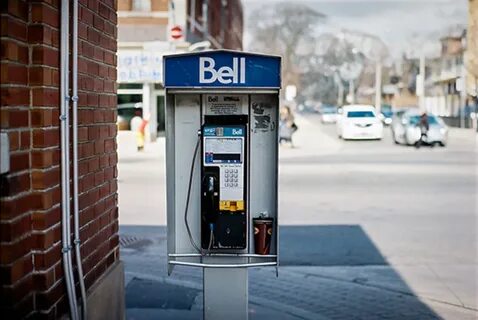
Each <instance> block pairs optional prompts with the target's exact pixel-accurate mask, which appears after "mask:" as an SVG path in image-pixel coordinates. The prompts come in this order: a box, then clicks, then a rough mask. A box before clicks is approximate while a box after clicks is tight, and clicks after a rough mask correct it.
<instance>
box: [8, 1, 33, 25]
mask: <svg viewBox="0 0 478 320" xmlns="http://www.w3.org/2000/svg"><path fill="white" fill-rule="evenodd" d="M5 2H7V3H8V4H5V5H6V6H7V8H6V9H7V10H6V12H7V13H8V14H11V15H12V16H15V17H17V18H19V19H21V20H23V21H25V22H26V21H27V19H28V6H27V4H26V3H25V1H21V0H10V1H5ZM2 11H3V9H2Z"/></svg>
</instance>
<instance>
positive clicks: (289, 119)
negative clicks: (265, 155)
mask: <svg viewBox="0 0 478 320" xmlns="http://www.w3.org/2000/svg"><path fill="white" fill-rule="evenodd" d="M297 129H298V127H297V125H296V123H295V118H294V114H293V113H292V110H291V109H290V107H289V106H283V107H282V108H281V110H280V123H279V143H282V142H283V141H286V142H289V143H290V144H291V146H293V143H292V134H293V133H294V132H296V131H297Z"/></svg>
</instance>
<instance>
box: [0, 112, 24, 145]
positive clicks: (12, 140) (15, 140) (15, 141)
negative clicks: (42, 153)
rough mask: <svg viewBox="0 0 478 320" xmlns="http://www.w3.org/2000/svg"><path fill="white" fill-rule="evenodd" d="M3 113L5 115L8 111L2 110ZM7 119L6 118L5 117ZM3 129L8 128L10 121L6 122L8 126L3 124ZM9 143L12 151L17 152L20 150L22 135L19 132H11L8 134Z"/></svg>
mask: <svg viewBox="0 0 478 320" xmlns="http://www.w3.org/2000/svg"><path fill="white" fill-rule="evenodd" d="M1 111H2V112H3V111H5V114H6V113H7V110H1ZM5 118H6V116H5ZM1 127H2V128H8V127H9V126H8V121H6V124H3V123H2V126H1ZM8 142H9V144H10V151H16V150H18V149H20V134H19V132H18V131H10V132H8Z"/></svg>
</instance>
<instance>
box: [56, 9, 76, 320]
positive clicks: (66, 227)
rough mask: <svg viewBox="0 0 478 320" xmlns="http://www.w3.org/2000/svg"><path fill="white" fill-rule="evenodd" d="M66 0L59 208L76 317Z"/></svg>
mask: <svg viewBox="0 0 478 320" xmlns="http://www.w3.org/2000/svg"><path fill="white" fill-rule="evenodd" d="M68 24H69V0H62V2H61V40H60V41H61V48H60V50H61V53H60V57H61V60H60V63H61V66H60V68H61V70H60V109H61V110H60V111H61V114H60V124H61V125H60V134H61V184H62V188H61V211H62V216H61V218H62V224H61V226H62V256H63V270H64V277H65V284H66V291H67V296H68V303H69V306H70V317H71V319H73V320H77V319H78V313H77V310H78V306H77V303H76V291H75V280H74V276H73V264H72V259H71V239H70V154H69V123H68V122H69V117H68V116H69V111H68V101H69V97H68V91H69V86H68V67H69V65H68V59H69V55H68V53H69V46H68V36H69V34H68V33H69V30H68Z"/></svg>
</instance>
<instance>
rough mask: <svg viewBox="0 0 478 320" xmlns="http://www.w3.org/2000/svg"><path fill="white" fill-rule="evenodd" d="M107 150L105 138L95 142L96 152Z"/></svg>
mask: <svg viewBox="0 0 478 320" xmlns="http://www.w3.org/2000/svg"><path fill="white" fill-rule="evenodd" d="M104 152H105V142H104V140H99V141H96V142H95V154H103V153H104Z"/></svg>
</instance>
